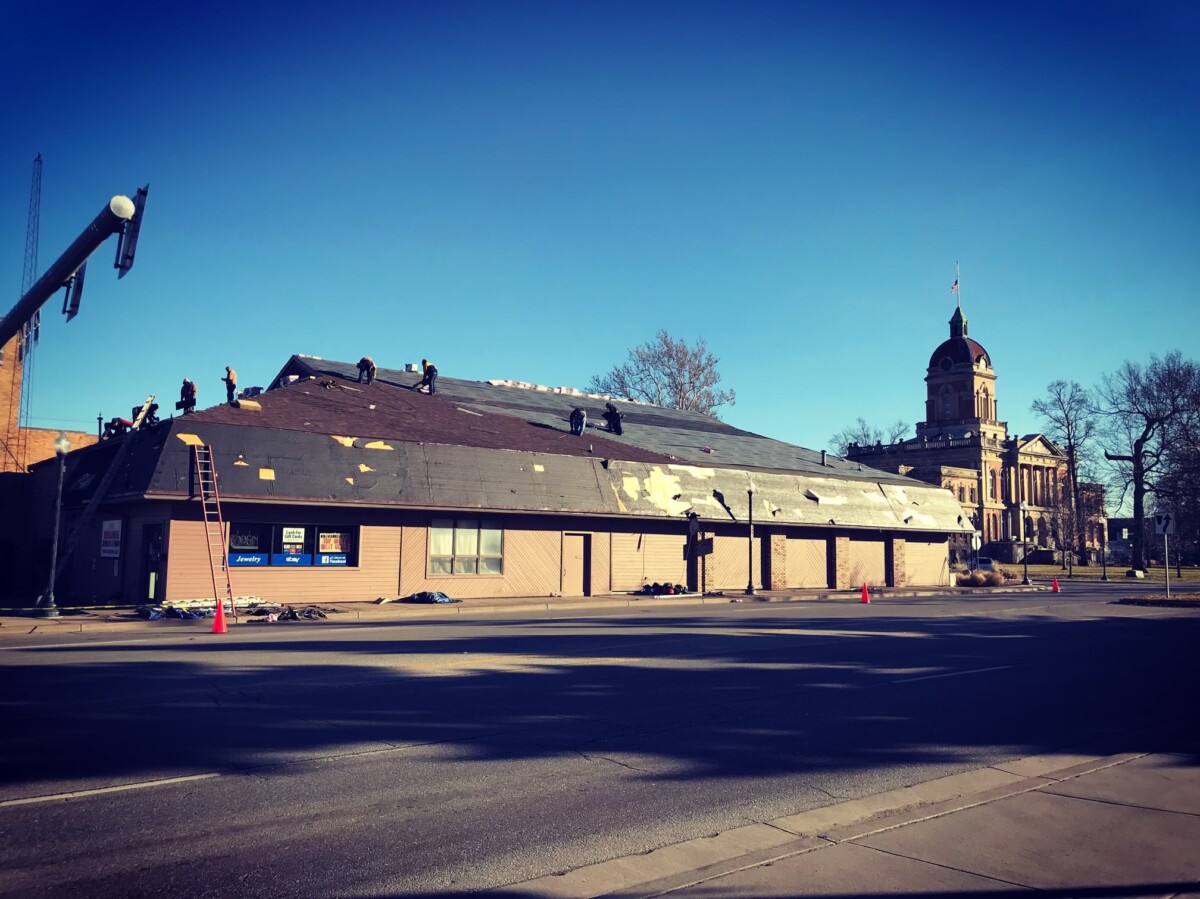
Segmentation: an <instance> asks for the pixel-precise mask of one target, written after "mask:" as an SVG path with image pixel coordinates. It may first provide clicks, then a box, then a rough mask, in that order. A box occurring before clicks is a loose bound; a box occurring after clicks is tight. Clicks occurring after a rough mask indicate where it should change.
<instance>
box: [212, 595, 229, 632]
mask: <svg viewBox="0 0 1200 899" xmlns="http://www.w3.org/2000/svg"><path fill="white" fill-rule="evenodd" d="M212 632H213V633H214V634H227V633H229V627H228V625H226V624H225V604H224V603H223V602H221V600H220V599H218V600H217V614H216V615H215V616H214V617H213V630H212Z"/></svg>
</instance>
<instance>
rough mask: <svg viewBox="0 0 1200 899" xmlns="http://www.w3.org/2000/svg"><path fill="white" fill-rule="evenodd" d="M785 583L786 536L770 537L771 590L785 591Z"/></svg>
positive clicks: (786, 585)
mask: <svg viewBox="0 0 1200 899" xmlns="http://www.w3.org/2000/svg"><path fill="white" fill-rule="evenodd" d="M787 588H788V582H787V535H786V534H772V535H771V585H770V588H769V589H771V590H786V589H787Z"/></svg>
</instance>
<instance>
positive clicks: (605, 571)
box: [592, 533, 613, 594]
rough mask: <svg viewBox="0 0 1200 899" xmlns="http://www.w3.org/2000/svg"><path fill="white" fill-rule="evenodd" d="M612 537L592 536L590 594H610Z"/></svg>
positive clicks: (607, 535)
mask: <svg viewBox="0 0 1200 899" xmlns="http://www.w3.org/2000/svg"><path fill="white" fill-rule="evenodd" d="M612 589H613V586H612V535H611V534H607V533H600V534H593V535H592V593H593V594H596V593H611V592H612Z"/></svg>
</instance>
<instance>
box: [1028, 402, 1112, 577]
mask: <svg viewBox="0 0 1200 899" xmlns="http://www.w3.org/2000/svg"><path fill="white" fill-rule="evenodd" d="M1032 408H1033V411H1034V413H1035V414H1037V415H1040V416H1041V417H1042V421H1043V423H1044V424H1045V426H1046V436H1047V437H1049V438H1050V439H1051V440H1053V441H1054V442H1055V443H1057V444H1058V445H1059V446H1061V447H1063V448H1064V449H1065V450H1066V451H1067V483H1068V485H1069V486H1070V490H1071V496H1070V502H1069V509H1070V511H1071V513H1072V514H1073V515H1074V520H1073V521H1072V522H1070V524H1071V526H1070V527H1069V528H1067V529H1065V530H1064V533H1067V534H1070V535H1071V537H1072V538H1073V539H1074V540H1075V541H1076V542H1074V543H1072V544H1071V546H1072V548H1073V550H1074V552H1075V554H1076V557H1077V558H1078V559H1079V564H1080V565H1086V564H1087V544H1086V533H1085V530H1084V526H1083V518H1082V516H1083V513H1084V503H1083V500H1082V498H1081V497H1080V495H1079V466H1080V464H1081V463H1083V462H1085V461H1086V460H1087V459H1088V457H1089V453H1090V451H1091V448H1092V441H1093V440H1094V438H1095V436H1096V427H1097V424H1098V418H1097V414H1096V410H1095V404H1094V403H1093V402H1092V397H1091V396H1090V395H1089V394H1088V392H1087V391H1086V390H1085V389H1084V388H1082V387H1080V386H1079V384H1078V383H1077V382H1075V381H1072V382H1071V383H1069V384H1068V383H1067V382H1066V381H1052V382H1050V384H1049V386H1047V387H1046V395H1045V397H1043V398H1042V399H1037V400H1034V401H1033V407H1032Z"/></svg>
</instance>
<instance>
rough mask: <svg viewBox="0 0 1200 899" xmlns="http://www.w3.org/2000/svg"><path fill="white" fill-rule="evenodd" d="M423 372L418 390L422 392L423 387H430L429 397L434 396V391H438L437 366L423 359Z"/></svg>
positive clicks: (418, 383)
mask: <svg viewBox="0 0 1200 899" xmlns="http://www.w3.org/2000/svg"><path fill="white" fill-rule="evenodd" d="M421 372H422V375H421V380H420V381H418V382H417V386H416V389H417V390H418V391H420V389H421V388H422V387H428V388H429V395H430V396H433V392H434V390H436V389H437V375H438V372H437V366H436V365H434V364H433V363H432V362H430V361H429V360H428V359H422V360H421Z"/></svg>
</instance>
